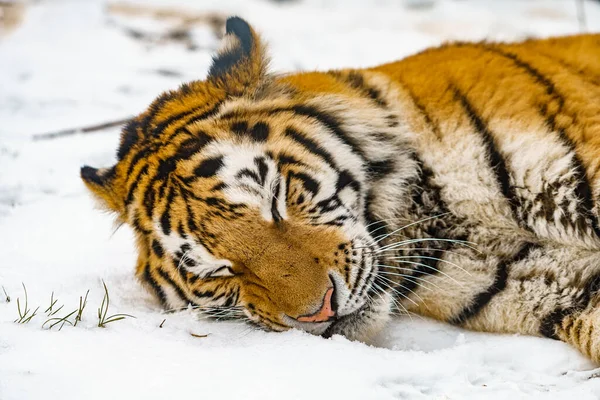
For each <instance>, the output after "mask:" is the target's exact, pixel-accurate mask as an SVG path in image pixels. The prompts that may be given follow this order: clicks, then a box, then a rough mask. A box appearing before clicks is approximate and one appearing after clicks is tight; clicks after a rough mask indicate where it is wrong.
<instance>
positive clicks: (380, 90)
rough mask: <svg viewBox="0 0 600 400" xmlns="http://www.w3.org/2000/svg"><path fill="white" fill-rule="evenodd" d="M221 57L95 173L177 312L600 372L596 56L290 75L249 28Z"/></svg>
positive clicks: (97, 185) (128, 132)
mask: <svg viewBox="0 0 600 400" xmlns="http://www.w3.org/2000/svg"><path fill="white" fill-rule="evenodd" d="M225 40H226V41H225V45H224V47H223V49H222V50H221V52H220V53H219V54H218V55H217V56H216V57H215V60H214V64H213V67H212V68H211V71H210V72H209V76H208V78H207V80H206V81H198V82H192V83H190V84H187V85H183V86H182V87H181V88H180V89H179V90H178V91H173V92H168V93H165V94H163V95H162V96H160V97H159V98H158V99H157V100H156V101H155V102H154V103H153V104H152V105H151V106H150V107H149V109H148V110H147V111H146V112H144V113H142V114H141V115H140V116H139V117H137V118H135V119H134V120H132V122H131V123H130V124H128V125H127V126H126V127H125V129H124V131H123V135H122V139H121V145H120V147H119V152H118V158H119V161H118V162H117V164H116V165H115V166H114V167H112V168H108V169H100V170H96V169H93V168H90V167H84V168H83V169H82V177H83V179H84V181H85V182H86V184H87V185H88V187H89V188H90V189H91V190H92V192H93V193H95V194H96V195H97V197H99V198H100V199H101V200H102V201H103V203H104V204H105V205H106V206H107V207H108V208H109V209H111V210H112V211H115V212H116V213H117V215H118V218H119V220H120V221H122V222H126V223H128V224H130V225H131V226H132V227H133V229H134V231H135V232H136V236H137V245H138V249H139V258H138V263H137V275H138V277H139V278H140V279H141V281H142V282H144V283H146V284H147V285H148V287H149V288H150V290H151V291H153V292H154V293H156V294H157V297H158V298H159V299H160V301H161V302H162V303H163V305H164V307H165V308H167V309H177V308H181V307H186V306H187V305H189V304H192V305H194V306H198V307H200V308H201V309H203V310H205V311H207V312H209V313H210V312H211V311H214V310H217V312H220V311H219V310H238V311H239V312H240V313H243V314H244V315H245V318H248V319H249V320H251V321H253V322H254V323H257V324H259V325H261V326H263V327H266V328H268V329H271V330H277V331H280V330H285V329H289V328H298V329H303V330H306V331H309V332H312V333H315V334H320V335H324V336H330V335H333V334H342V335H345V336H347V337H349V338H353V339H359V340H368V338H369V337H371V336H372V335H373V334H374V333H375V332H377V331H378V330H379V329H381V327H383V326H384V325H385V322H386V321H387V320H388V319H389V317H390V315H392V314H393V313H395V312H398V313H417V314H420V315H425V316H428V317H432V318H435V319H438V320H442V321H447V322H449V323H452V324H455V325H460V326H463V327H465V328H469V329H474V330H479V331H488V332H510V333H521V334H528V335H538V336H546V337H550V338H554V339H560V340H563V341H566V342H568V343H571V344H573V345H574V346H575V347H577V348H578V349H579V350H580V351H582V352H583V353H584V354H586V355H587V356H589V357H590V358H592V359H594V360H596V361H600V330H599V329H600V311H597V307H596V304H597V302H598V299H599V297H598V296H599V295H598V294H597V292H598V290H599V289H600V225H599V215H600V210H599V206H598V199H599V195H600V176H599V175H598V169H599V168H600V165H599V162H600V157H599V156H600V35H579V36H572V37H564V38H556V39H548V40H530V41H526V42H523V43H518V44H492V43H457V44H448V45H444V46H442V47H439V48H435V49H430V50H426V51H424V52H422V53H419V54H417V55H414V56H411V57H408V58H406V59H404V60H401V61H398V62H394V63H390V64H386V65H382V66H377V67H374V68H368V69H360V70H339V71H329V72H308V73H297V74H286V75H270V74H268V73H267V67H266V64H267V59H266V57H265V55H264V46H263V44H262V42H261V41H260V38H258V36H257V35H256V34H255V33H254V31H253V30H252V28H250V27H249V26H248V25H247V24H246V23H245V22H244V21H243V20H240V19H238V18H233V19H230V20H229V21H228V26H227V35H226V39H225Z"/></svg>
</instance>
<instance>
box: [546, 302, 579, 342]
mask: <svg viewBox="0 0 600 400" xmlns="http://www.w3.org/2000/svg"><path fill="white" fill-rule="evenodd" d="M574 311H575V309H574V308H571V307H568V308H561V307H558V308H557V309H555V310H554V311H552V312H551V313H550V314H548V315H546V316H545V317H544V318H543V319H542V321H541V322H540V328H539V330H540V335H542V336H544V337H547V338H549V339H554V340H560V338H559V337H558V334H557V332H556V328H557V327H558V326H560V324H561V323H562V320H563V319H564V318H565V317H566V316H568V315H571V314H572V313H573V312H574Z"/></svg>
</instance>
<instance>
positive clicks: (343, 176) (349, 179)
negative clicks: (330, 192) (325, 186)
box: [335, 170, 361, 193]
mask: <svg viewBox="0 0 600 400" xmlns="http://www.w3.org/2000/svg"><path fill="white" fill-rule="evenodd" d="M346 187H351V188H352V190H354V191H355V192H357V193H360V188H361V185H360V182H358V181H357V180H356V179H354V176H352V174H351V173H350V172H349V171H348V170H344V171H341V172H340V174H339V175H338V179H337V182H336V184H335V189H336V191H337V192H339V191H341V190H343V189H344V188H346Z"/></svg>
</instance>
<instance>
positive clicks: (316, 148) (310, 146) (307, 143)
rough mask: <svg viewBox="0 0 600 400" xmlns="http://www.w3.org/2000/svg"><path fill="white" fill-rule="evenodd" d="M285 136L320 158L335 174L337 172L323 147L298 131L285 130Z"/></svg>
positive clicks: (334, 164)
mask: <svg viewBox="0 0 600 400" xmlns="http://www.w3.org/2000/svg"><path fill="white" fill-rule="evenodd" d="M285 135H286V136H288V137H290V138H291V139H293V140H294V141H296V142H297V143H299V144H301V145H302V146H304V147H305V148H306V149H307V150H308V151H309V152H311V153H313V154H315V155H316V156H318V157H320V158H321V159H322V160H323V161H325V162H326V163H327V164H329V166H330V167H331V168H332V169H334V170H335V171H336V172H337V171H338V168H337V165H336V163H335V161H334V160H333V157H332V156H331V154H330V153H329V152H328V151H327V150H325V149H324V148H323V147H321V146H320V145H318V144H317V143H316V142H314V141H313V140H312V139H309V138H307V137H306V136H304V135H303V134H301V133H300V132H299V131H297V130H296V129H293V128H286V130H285Z"/></svg>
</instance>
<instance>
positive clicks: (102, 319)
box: [98, 281, 135, 328]
mask: <svg viewBox="0 0 600 400" xmlns="http://www.w3.org/2000/svg"><path fill="white" fill-rule="evenodd" d="M102 285H103V286H104V298H103V299H102V304H101V305H100V308H98V328H106V325H107V324H110V323H111V322H115V321H120V320H122V319H125V318H128V317H129V318H135V317H134V316H133V315H129V314H113V315H109V316H107V314H108V307H109V304H110V296H109V295H108V288H107V287H106V283H104V281H102Z"/></svg>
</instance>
